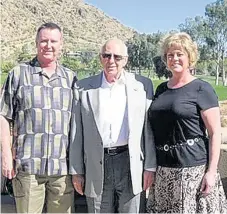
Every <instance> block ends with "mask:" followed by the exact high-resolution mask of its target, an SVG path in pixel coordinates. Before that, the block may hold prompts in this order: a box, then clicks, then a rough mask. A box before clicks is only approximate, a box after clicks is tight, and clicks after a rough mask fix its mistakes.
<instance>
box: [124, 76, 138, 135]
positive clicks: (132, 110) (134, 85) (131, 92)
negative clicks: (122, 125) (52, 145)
mask: <svg viewBox="0 0 227 214" xmlns="http://www.w3.org/2000/svg"><path fill="white" fill-rule="evenodd" d="M125 78H126V93H127V103H128V125H129V135H130V131H132V128H133V126H134V123H135V121H134V118H135V115H134V114H138V112H137V111H136V108H138V105H140V103H141V101H140V99H139V98H140V96H139V95H140V94H141V85H140V84H139V82H138V81H136V79H135V76H134V74H131V73H127V72H125Z"/></svg>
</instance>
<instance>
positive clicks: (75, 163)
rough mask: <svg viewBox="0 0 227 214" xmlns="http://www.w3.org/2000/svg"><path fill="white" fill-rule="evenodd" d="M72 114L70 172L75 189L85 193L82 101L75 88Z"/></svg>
mask: <svg viewBox="0 0 227 214" xmlns="http://www.w3.org/2000/svg"><path fill="white" fill-rule="evenodd" d="M72 103H73V104H72V116H71V124H70V147H69V174H71V175H72V183H73V186H74V188H75V190H76V191H77V192H78V193H79V194H81V195H83V193H84V149H83V148H84V147H83V128H82V118H81V101H80V98H79V91H78V89H77V88H76V87H75V88H74V90H73V102H72Z"/></svg>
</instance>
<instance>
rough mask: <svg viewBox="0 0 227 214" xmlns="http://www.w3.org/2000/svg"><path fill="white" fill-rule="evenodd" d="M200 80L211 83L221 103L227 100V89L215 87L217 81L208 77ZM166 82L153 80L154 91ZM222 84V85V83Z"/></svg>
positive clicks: (219, 86)
mask: <svg viewBox="0 0 227 214" xmlns="http://www.w3.org/2000/svg"><path fill="white" fill-rule="evenodd" d="M199 78H200V79H202V80H204V81H207V82H209V83H210V84H211V85H212V86H213V88H214V90H215V91H216V93H217V95H218V100H219V101H222V100H227V87H225V86H222V85H215V80H214V79H213V78H212V77H208V78H204V77H202V78H201V77H199ZM164 81H166V80H157V79H155V80H152V82H153V84H154V89H156V88H157V86H158V85H159V84H160V83H162V82H164ZM220 84H222V83H221V82H220Z"/></svg>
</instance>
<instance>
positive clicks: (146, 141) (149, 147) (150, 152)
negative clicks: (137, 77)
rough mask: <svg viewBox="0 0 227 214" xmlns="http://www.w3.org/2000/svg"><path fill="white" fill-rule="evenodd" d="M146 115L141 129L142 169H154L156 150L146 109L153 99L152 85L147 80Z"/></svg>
mask: <svg viewBox="0 0 227 214" xmlns="http://www.w3.org/2000/svg"><path fill="white" fill-rule="evenodd" d="M146 93H147V97H146V113H145V119H144V127H143V146H144V151H143V152H144V169H145V170H146V169H151V168H156V166H157V162H156V149H155V143H154V136H153V131H152V129H151V125H150V123H149V121H148V109H149V108H150V105H151V102H152V97H153V84H152V82H151V80H150V79H149V80H148V84H147V88H146Z"/></svg>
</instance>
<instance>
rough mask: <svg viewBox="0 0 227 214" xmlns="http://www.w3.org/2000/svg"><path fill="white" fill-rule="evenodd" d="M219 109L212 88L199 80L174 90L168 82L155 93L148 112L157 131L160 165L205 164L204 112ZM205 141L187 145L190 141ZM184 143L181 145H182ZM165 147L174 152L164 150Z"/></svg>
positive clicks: (152, 125) (155, 132) (206, 144)
mask: <svg viewBox="0 0 227 214" xmlns="http://www.w3.org/2000/svg"><path fill="white" fill-rule="evenodd" d="M213 107H218V98H217V95H216V93H215V91H214V89H213V88H212V86H211V85H210V84H209V83H207V82H205V81H203V80H200V79H194V80H193V81H191V82H190V83H188V84H186V85H184V86H182V87H180V88H175V89H170V88H168V86H167V82H164V83H161V84H160V85H159V86H158V87H157V90H156V93H155V95H154V99H153V102H152V105H151V107H150V109H149V121H150V123H151V127H152V130H153V132H154V139H155V144H156V148H157V149H156V152H157V161H158V165H160V166H166V167H187V166H196V165H202V164H206V163H207V161H208V140H206V136H207V134H206V127H205V124H204V122H203V120H202V117H201V113H200V112H201V110H207V109H209V108H213ZM195 138H197V139H203V140H199V142H196V143H194V144H193V146H192V145H191V146H190V145H187V144H186V143H185V142H187V140H188V139H195ZM179 144H181V145H182V146H180V145H179ZM165 145H168V146H171V145H177V146H172V149H169V150H168V151H165V150H164V149H163V147H164V146H165Z"/></svg>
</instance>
